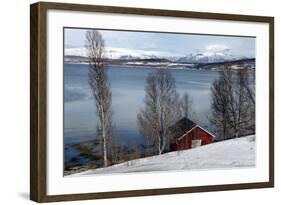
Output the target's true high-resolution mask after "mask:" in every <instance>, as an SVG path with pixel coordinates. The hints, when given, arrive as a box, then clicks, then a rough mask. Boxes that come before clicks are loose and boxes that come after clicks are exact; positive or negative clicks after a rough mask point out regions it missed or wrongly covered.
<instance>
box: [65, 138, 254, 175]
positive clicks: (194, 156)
mask: <svg viewBox="0 0 281 205" xmlns="http://www.w3.org/2000/svg"><path fill="white" fill-rule="evenodd" d="M254 139H255V136H254V135H250V136H247V137H241V138H238V139H231V140H226V141H222V142H217V143H213V144H209V145H205V146H202V147H198V148H195V149H190V150H184V151H176V152H170V153H166V154H163V155H161V156H153V157H147V158H142V159H137V160H132V161H128V162H125V163H121V164H117V165H113V166H111V167H107V168H100V169H92V170H88V171H84V172H80V173H76V174H72V175H70V176H87V175H92V174H109V173H129V172H146V171H168V170H192V169H212V168H235V167H251V166H255V140H254Z"/></svg>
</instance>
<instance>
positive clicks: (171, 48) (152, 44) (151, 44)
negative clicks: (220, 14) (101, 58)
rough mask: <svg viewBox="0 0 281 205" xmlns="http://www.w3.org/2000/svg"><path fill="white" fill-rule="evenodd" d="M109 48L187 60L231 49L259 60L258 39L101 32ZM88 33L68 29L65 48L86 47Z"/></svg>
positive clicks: (233, 51) (240, 54) (235, 53)
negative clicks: (202, 53) (203, 53)
mask: <svg viewBox="0 0 281 205" xmlns="http://www.w3.org/2000/svg"><path fill="white" fill-rule="evenodd" d="M99 31H100V32H101V33H102V36H103V38H104V40H105V43H106V46H108V47H115V48H127V49H138V50H147V51H159V52H167V53H171V54H173V56H185V55H187V54H189V53H193V52H197V51H201V52H206V51H219V50H223V49H230V52H231V54H233V55H238V56H246V57H255V38H253V37H233V36H213V35H212V36H211V35H191V34H174V33H155V32H154V33H153V32H132V31H112V30H99ZM85 32H86V30H85V29H65V47H66V48H70V47H78V48H79V47H84V44H85Z"/></svg>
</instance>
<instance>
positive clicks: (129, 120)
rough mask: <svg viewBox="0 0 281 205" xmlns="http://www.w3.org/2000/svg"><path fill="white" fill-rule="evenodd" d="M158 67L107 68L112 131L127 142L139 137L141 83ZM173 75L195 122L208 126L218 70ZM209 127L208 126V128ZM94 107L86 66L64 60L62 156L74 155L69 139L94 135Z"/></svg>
mask: <svg viewBox="0 0 281 205" xmlns="http://www.w3.org/2000/svg"><path fill="white" fill-rule="evenodd" d="M155 69H157V68H143V67H142V68H141V67H122V68H121V67H120V66H119V67H116V66H110V67H109V69H108V74H109V78H110V80H111V88H112V106H113V112H114V115H113V124H114V127H115V131H116V133H117V134H118V136H119V137H120V138H121V141H122V142H123V143H126V144H130V143H131V142H135V141H136V140H137V141H141V140H142V139H141V137H140V133H139V131H138V128H137V121H136V116H137V113H138V112H139V110H140V109H141V108H142V107H143V100H144V96H145V92H144V85H145V79H146V77H147V75H148V73H150V72H152V71H154V70H155ZM171 73H172V74H173V76H174V77H175V78H176V86H177V91H178V92H179V94H183V93H184V92H188V93H189V94H190V95H191V96H192V99H193V107H194V109H195V112H196V122H197V123H198V124H200V125H201V126H204V127H207V126H208V118H207V117H208V115H209V113H210V85H211V83H212V82H213V80H214V79H216V78H217V76H218V72H217V71H208V70H177V69H173V70H171ZM209 129H210V128H209ZM95 130H96V108H95V102H94V99H93V97H92V94H91V90H90V87H89V84H88V66H87V65H83V64H66V65H65V66H64V144H65V159H66V158H71V157H73V156H75V154H77V153H75V151H73V150H72V149H69V148H67V146H69V145H70V144H72V143H78V142H82V141H87V140H90V139H93V138H94V137H95Z"/></svg>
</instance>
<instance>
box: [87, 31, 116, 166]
mask: <svg viewBox="0 0 281 205" xmlns="http://www.w3.org/2000/svg"><path fill="white" fill-rule="evenodd" d="M85 48H86V50H87V56H88V59H89V72H88V77H89V79H88V82H89V85H90V87H91V91H92V94H93V96H94V99H95V104H96V110H97V134H98V136H99V137H100V138H101V139H102V150H103V161H104V167H107V166H108V159H107V144H108V141H109V139H110V136H111V131H112V125H111V116H112V111H111V88H110V80H109V79H108V76H107V69H106V66H105V42H104V40H103V38H102V35H101V33H100V32H98V31H96V30H90V31H87V32H86V41H85Z"/></svg>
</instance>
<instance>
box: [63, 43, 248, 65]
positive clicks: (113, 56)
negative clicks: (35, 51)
mask: <svg viewBox="0 0 281 205" xmlns="http://www.w3.org/2000/svg"><path fill="white" fill-rule="evenodd" d="M86 56H87V55H86V49H85V48H66V49H65V57H66V58H67V59H69V60H71V58H76V59H77V58H80V59H84V58H85V57H86ZM106 57H107V58H108V59H110V60H120V61H138V60H141V61H144V60H152V59H154V60H156V61H157V59H159V60H160V59H161V60H162V61H163V59H166V60H167V61H170V62H176V63H190V64H206V63H222V62H230V61H237V60H243V59H252V58H250V57H246V56H237V55H233V54H232V53H231V50H230V49H223V50H216V51H210V50H207V51H197V52H194V53H189V54H187V55H186V56H178V55H175V54H174V53H171V52H161V51H146V50H137V49H126V48H112V47H107V48H106Z"/></svg>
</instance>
